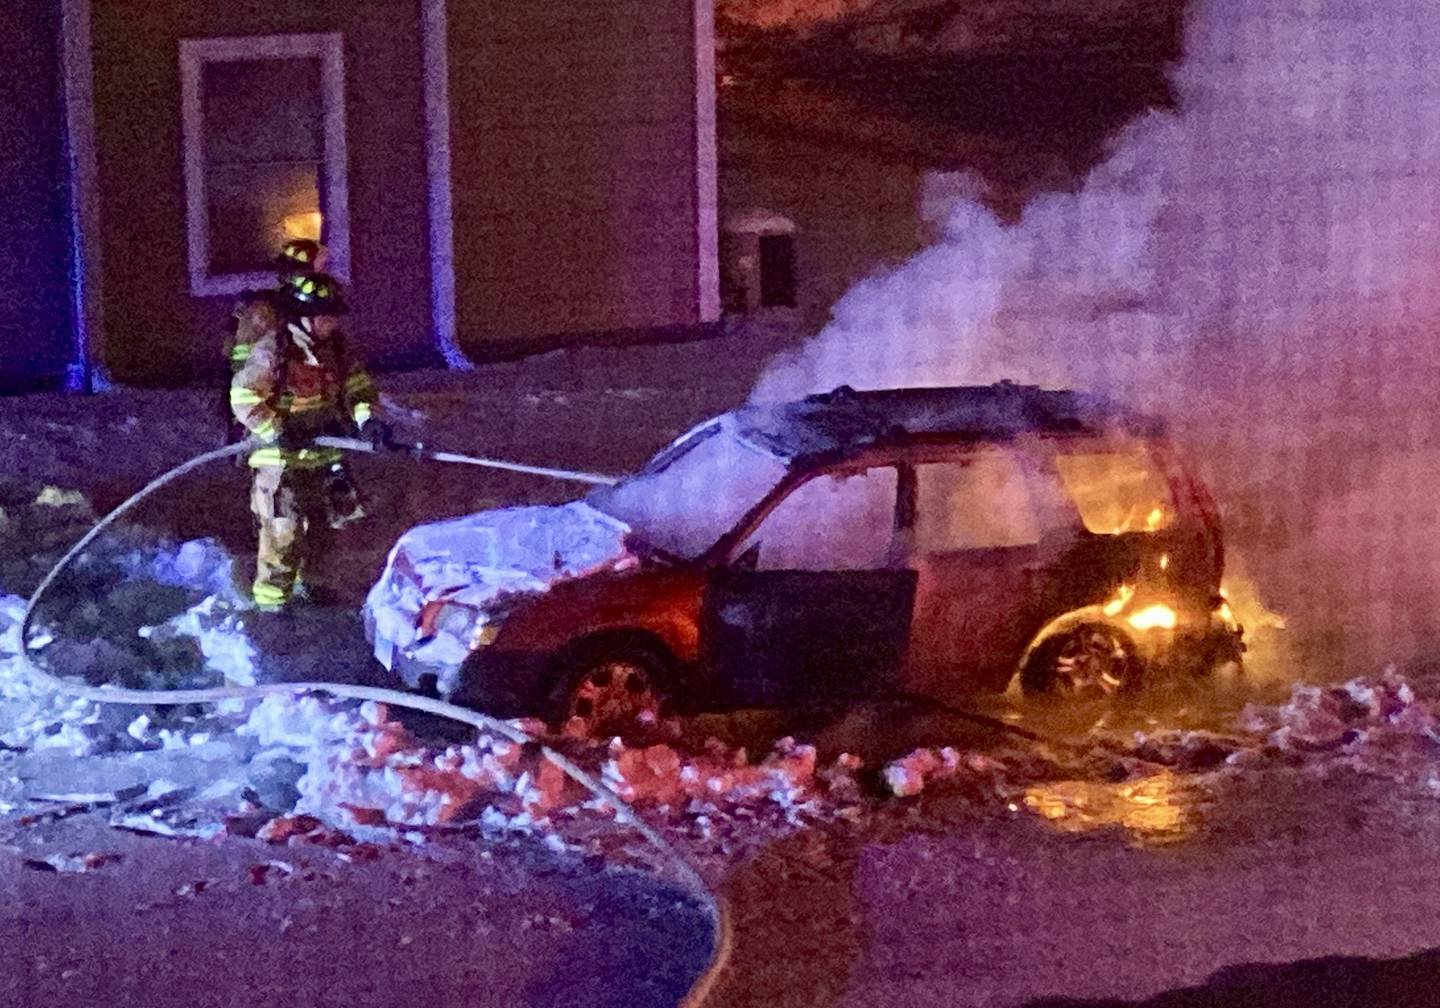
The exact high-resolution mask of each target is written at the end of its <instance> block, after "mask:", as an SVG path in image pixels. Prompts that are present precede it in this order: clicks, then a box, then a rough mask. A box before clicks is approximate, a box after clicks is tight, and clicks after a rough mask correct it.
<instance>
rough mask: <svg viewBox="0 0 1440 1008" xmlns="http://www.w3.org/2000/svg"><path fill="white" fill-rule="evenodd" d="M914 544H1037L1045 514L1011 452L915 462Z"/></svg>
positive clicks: (943, 549) (925, 547)
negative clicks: (1038, 508)
mask: <svg viewBox="0 0 1440 1008" xmlns="http://www.w3.org/2000/svg"><path fill="white" fill-rule="evenodd" d="M915 495H916V507H915V511H916V516H915V548H916V550H917V551H918V552H920V553H953V552H957V551H961V550H974V549H997V548H1002V547H1007V546H1032V545H1034V544H1036V543H1038V542H1039V541H1040V520H1039V517H1038V516H1037V514H1036V509H1035V502H1034V501H1033V500H1032V498H1031V496H1030V489H1029V486H1028V485H1027V482H1026V479H1025V471H1024V468H1023V466H1022V465H1021V462H1020V460H1019V459H1017V458H1016V457H1015V455H1014V454H1013V453H1012V452H1009V451H1005V450H1003V449H993V450H981V451H977V452H974V453H973V454H970V455H967V456H965V457H964V458H961V459H956V460H954V461H949V462H931V463H922V464H919V465H917V466H915Z"/></svg>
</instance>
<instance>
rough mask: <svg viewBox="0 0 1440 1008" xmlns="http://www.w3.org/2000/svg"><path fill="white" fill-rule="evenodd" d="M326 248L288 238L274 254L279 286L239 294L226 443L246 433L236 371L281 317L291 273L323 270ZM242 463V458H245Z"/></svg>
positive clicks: (229, 339) (228, 342)
mask: <svg viewBox="0 0 1440 1008" xmlns="http://www.w3.org/2000/svg"><path fill="white" fill-rule="evenodd" d="M324 259H325V248H324V246H322V245H321V244H320V243H319V242H315V241H311V240H310V239H308V238H299V239H295V240H293V241H287V242H286V243H285V244H284V245H283V246H281V248H280V252H279V253H278V254H277V255H276V256H275V263H274V265H275V280H276V286H275V287H274V288H271V289H269V290H248V291H246V292H245V293H244V294H242V295H241V296H240V300H239V301H238V302H237V303H236V305H235V311H234V314H233V316H232V318H231V322H230V331H229V333H228V335H227V336H226V339H225V362H226V364H227V365H228V372H227V379H226V382H225V395H224V396H223V397H222V402H221V405H222V407H223V410H224V412H223V414H222V416H223V417H224V423H225V431H226V436H225V443H226V444H234V443H235V442H236V441H239V440H240V439H241V438H243V437H244V436H245V433H246V431H245V428H244V427H243V426H242V425H240V424H238V423H236V422H235V417H234V414H233V410H232V409H231V406H230V398H229V392H230V383H231V382H233V381H234V380H235V374H236V372H238V371H239V370H240V369H241V368H242V367H244V366H245V361H246V360H248V359H249V357H250V348H251V347H252V346H253V345H254V344H255V341H256V340H257V339H259V338H260V336H261V335H262V334H263V333H265V332H268V331H269V330H270V329H271V328H273V327H274V326H275V325H276V324H277V322H278V319H279V312H280V308H279V306H278V305H277V301H276V299H277V296H282V295H283V294H284V291H285V289H286V285H287V284H288V283H289V282H290V279H291V278H292V277H296V276H309V275H310V274H313V273H315V272H317V271H318V270H320V269H321V268H322V266H323V264H324ZM242 464H243V460H242Z"/></svg>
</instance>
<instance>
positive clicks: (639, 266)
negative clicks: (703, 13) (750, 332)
mask: <svg viewBox="0 0 1440 1008" xmlns="http://www.w3.org/2000/svg"><path fill="white" fill-rule="evenodd" d="M450 16H451V24H450V67H451V107H452V123H453V140H452V143H453V151H454V168H453V172H454V201H455V262H456V274H457V284H456V286H457V291H456V303H457V315H458V320H459V324H458V328H459V332H460V336H461V339H462V341H463V342H464V343H465V344H466V346H467V347H468V348H470V349H471V350H472V352H476V353H478V354H481V355H484V354H487V353H492V352H495V351H496V350H497V348H501V349H502V352H503V348H504V347H505V346H506V345H509V346H512V347H513V346H518V345H524V344H526V343H528V342H531V341H534V340H535V339H536V338H544V337H548V336H553V335H555V334H562V335H563V334H576V335H577V336H578V334H585V333H594V332H608V331H614V330H629V329H646V328H650V327H660V326H671V325H677V324H678V325H688V324H693V323H696V322H698V321H699V318H698V308H697V303H698V298H697V285H698V279H697V273H698V271H697V259H698V256H699V249H698V247H697V237H696V225H695V221H696V214H697V207H696V157H697V155H696V131H695V125H696V100H695V21H694V18H695V9H694V6H693V2H692V0H583V2H582V0H564V2H560V3H554V4H547V5H536V4H533V3H530V2H528V0H492V2H487V3H484V4H478V3H475V4H470V3H463V4H462V3H452V4H451V15H450Z"/></svg>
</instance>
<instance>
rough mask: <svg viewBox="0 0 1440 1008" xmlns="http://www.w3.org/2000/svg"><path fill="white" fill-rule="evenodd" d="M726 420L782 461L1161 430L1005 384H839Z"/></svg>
mask: <svg viewBox="0 0 1440 1008" xmlns="http://www.w3.org/2000/svg"><path fill="white" fill-rule="evenodd" d="M725 419H726V420H728V421H729V422H730V424H732V425H733V429H734V430H735V431H736V433H737V434H739V436H740V437H742V438H744V439H745V440H746V441H748V442H750V443H751V444H753V445H754V446H756V447H757V448H760V449H762V450H763V451H765V452H767V453H769V454H771V455H774V456H776V457H778V458H782V459H785V460H787V461H794V460H797V459H803V458H805V457H808V456H814V455H830V454H844V453H845V452H846V451H853V450H856V449H859V448H862V447H867V446H870V445H876V444H904V443H907V442H915V441H934V440H951V439H954V440H1003V439H1005V438H1008V437H1012V436H1014V435H1017V434H1026V433H1040V434H1079V435H1100V434H1104V433H1110V432H1123V433H1125V434H1130V435H1133V436H1137V437H1154V436H1158V435H1160V434H1162V433H1163V432H1164V425H1163V423H1162V422H1161V421H1159V420H1158V419H1156V418H1153V417H1148V416H1144V415H1142V414H1139V413H1134V412H1131V411H1130V410H1127V409H1124V408H1122V407H1119V406H1117V405H1115V404H1113V403H1110V402H1108V401H1106V400H1104V399H1102V398H1100V397H1098V396H1095V395H1091V394H1089V393H1085V392H1077V391H1073V390H1067V389H1042V388H1040V387H1038V386H1035V385H1016V384H1014V383H1011V382H998V383H996V384H994V385H974V386H953V387H942V388H903V389H880V390H875V391H864V392H857V391H855V390H854V389H852V388H850V387H848V386H841V387H840V388H837V389H835V390H834V391H832V392H824V393H820V394H818V395H812V396H808V397H806V398H804V399H797V400H794V401H791V402H780V403H756V404H751V405H748V406H743V407H741V408H740V409H737V410H734V411H733V412H731V413H730V414H728V415H727V417H726V418H725Z"/></svg>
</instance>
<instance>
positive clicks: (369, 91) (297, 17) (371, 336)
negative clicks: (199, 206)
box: [93, 0, 433, 384]
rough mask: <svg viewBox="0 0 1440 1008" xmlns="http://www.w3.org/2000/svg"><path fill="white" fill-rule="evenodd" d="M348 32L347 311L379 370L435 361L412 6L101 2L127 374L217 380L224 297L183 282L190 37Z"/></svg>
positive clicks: (120, 343) (98, 74) (115, 345)
mask: <svg viewBox="0 0 1440 1008" xmlns="http://www.w3.org/2000/svg"><path fill="white" fill-rule="evenodd" d="M329 31H338V32H340V33H342V35H343V36H344V38H345V62H346V94H345V99H346V112H347V133H348V146H349V183H350V242H351V263H352V268H351V274H352V277H351V279H352V284H351V289H350V302H351V305H352V309H353V316H352V320H351V328H352V330H353V333H354V337H353V338H354V340H355V342H356V345H357V346H358V347H359V348H360V349H361V350H362V351H363V352H364V353H365V354H366V356H368V357H369V358H371V360H372V361H374V362H376V363H377V364H379V365H381V366H386V365H400V364H409V363H416V362H424V361H429V360H431V358H432V354H433V350H432V349H431V342H432V341H431V335H430V327H431V322H430V303H429V298H430V287H429V251H428V244H427V232H426V228H427V224H426V212H425V205H426V203H425V201H426V196H427V186H426V177H425V152H424V116H423V107H422V97H421V44H420V34H419V15H418V5H417V3H416V2H415V0H350V2H341V0H292V2H290V3H286V4H283V5H276V4H269V3H261V2H259V0H248V2H234V0H94V6H93V32H94V73H95V117H96V140H97V148H98V152H99V187H100V207H101V209H100V218H101V245H102V253H103V257H104V262H105V273H104V277H103V282H102V296H103V297H104V300H105V305H106V334H105V335H106V341H105V343H106V358H107V362H108V363H109V365H110V367H111V368H112V369H113V371H114V374H115V376H116V377H117V378H119V379H121V380H123V381H134V382H141V383H147V384H173V383H178V382H182V381H187V380H193V379H195V378H197V377H203V376H207V375H214V374H217V373H218V369H219V368H220V367H221V366H222V362H221V359H220V345H221V340H222V338H223V332H224V327H225V323H226V318H227V316H228V314H229V311H230V308H231V299H229V298H198V299H197V298H192V297H191V296H190V295H189V292H188V284H187V280H186V233H185V197H184V191H185V190H184V183H183V179H182V175H181V165H182V157H181V127H180V81H179V43H180V40H181V39H183V38H208V37H221V36H232V35H269V34H288V33H301V32H329Z"/></svg>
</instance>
